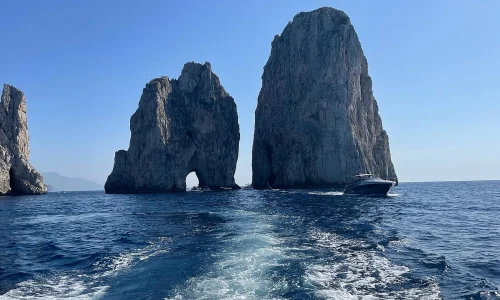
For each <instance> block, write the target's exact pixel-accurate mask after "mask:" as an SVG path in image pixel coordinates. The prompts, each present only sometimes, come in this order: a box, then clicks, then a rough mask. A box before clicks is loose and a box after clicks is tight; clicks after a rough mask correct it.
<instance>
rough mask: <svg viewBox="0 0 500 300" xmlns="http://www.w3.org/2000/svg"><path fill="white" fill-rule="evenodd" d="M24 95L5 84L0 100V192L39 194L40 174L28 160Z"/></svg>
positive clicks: (41, 179)
mask: <svg viewBox="0 0 500 300" xmlns="http://www.w3.org/2000/svg"><path fill="white" fill-rule="evenodd" d="M29 157H30V148H29V137H28V119H27V116H26V97H25V96H24V94H23V92H21V91H20V90H18V89H16V88H15V87H13V86H10V85H7V84H5V85H4V86H3V91H2V99H1V103H0V195H41V194H45V193H46V192H47V188H46V187H45V185H44V184H43V178H42V176H41V175H40V173H38V172H37V171H36V170H35V168H33V167H32V166H31V165H30V163H29Z"/></svg>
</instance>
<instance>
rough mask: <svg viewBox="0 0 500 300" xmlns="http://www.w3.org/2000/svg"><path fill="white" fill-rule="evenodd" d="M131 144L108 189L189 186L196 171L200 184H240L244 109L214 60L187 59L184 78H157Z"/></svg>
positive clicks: (119, 156)
mask: <svg viewBox="0 0 500 300" xmlns="http://www.w3.org/2000/svg"><path fill="white" fill-rule="evenodd" d="M130 131H131V138H130V146H129V149H128V150H127V151H125V150H119V151H117V152H116V153H115V164H114V167H113V171H112V172H111V174H110V175H109V177H108V179H107V181H106V184H105V186H104V188H105V190H106V193H161V192H179V191H185V190H186V176H187V175H188V174H189V173H191V172H195V173H196V176H197V177H198V180H199V185H200V186H208V187H210V188H212V189H220V188H238V186H237V185H236V183H235V181H234V172H235V170H236V162H237V159H238V150H239V140H240V133H239V125H238V114H237V110H236V104H235V102H234V99H233V98H232V97H231V96H230V95H229V94H228V93H227V92H226V91H225V90H224V88H223V87H222V85H221V84H220V82H219V78H218V77H217V76H216V75H215V74H214V73H213V72H212V69H211V66H210V64H209V63H208V62H207V63H205V64H203V65H202V64H198V63H193V62H190V63H186V64H185V65H184V68H183V69H182V73H181V76H180V77H179V79H169V78H168V77H161V78H156V79H153V80H151V81H150V82H149V83H148V84H147V85H146V87H145V88H144V90H143V93H142V96H141V99H140V101H139V108H138V109H137V111H136V112H135V113H134V114H133V115H132V117H131V119H130Z"/></svg>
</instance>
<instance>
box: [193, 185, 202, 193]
mask: <svg viewBox="0 0 500 300" xmlns="http://www.w3.org/2000/svg"><path fill="white" fill-rule="evenodd" d="M191 192H201V187H199V186H193V187H192V188H191Z"/></svg>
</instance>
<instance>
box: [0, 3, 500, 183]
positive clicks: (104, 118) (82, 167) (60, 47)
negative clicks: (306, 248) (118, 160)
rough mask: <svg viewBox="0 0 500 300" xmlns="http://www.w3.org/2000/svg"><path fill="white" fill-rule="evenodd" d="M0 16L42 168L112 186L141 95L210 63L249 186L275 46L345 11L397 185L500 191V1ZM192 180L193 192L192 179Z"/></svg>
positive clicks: (26, 8)
mask: <svg viewBox="0 0 500 300" xmlns="http://www.w3.org/2000/svg"><path fill="white" fill-rule="evenodd" d="M1 6H2V7H1V10H2V13H1V14H0V32H1V35H2V38H1V39H0V57H1V58H2V60H1V63H0V84H3V83H8V84H12V85H14V86H15V87H17V88H19V89H21V90H22V91H23V92H24V93H25V95H26V97H27V106H28V128H29V136H30V147H31V158H30V161H31V163H32V164H33V166H34V167H35V168H36V169H37V170H39V171H41V172H58V173H60V174H61V175H65V176H69V177H81V178H86V179H91V180H94V181H96V182H98V183H100V184H104V182H105V181H106V178H107V176H108V175H109V173H110V172H111V170H112V168H113V159H114V153H115V151H117V150H119V149H127V148H128V145H129V139H130V130H129V120H130V116H131V115H132V114H133V113H134V111H135V110H136V109H137V106H138V102H139V98H140V95H141V92H142V88H143V87H144V85H145V84H146V83H147V82H148V81H149V80H151V79H152V78H156V77H159V76H169V77H171V78H177V77H178V76H179V75H180V72H181V69H182V66H183V65H184V63H186V62H188V61H195V62H200V63H204V62H205V61H209V62H210V63H211V65H212V70H213V71H214V73H216V74H217V75H218V76H219V78H220V81H221V83H222V85H223V86H224V88H225V89H226V91H228V92H229V93H230V94H231V96H233V97H234V99H235V101H236V104H237V106H238V114H239V124H240V134H241V140H240V154H239V160H238V165H237V170H236V175H235V177H236V182H237V183H239V184H245V183H249V182H250V181H251V174H252V170H251V151H252V141H253V128H254V112H255V108H256V105H257V96H258V93H259V90H260V87H261V75H262V71H263V67H264V65H265V63H266V61H267V59H268V58H269V54H270V50H271V41H272V39H273V37H274V35H276V34H281V32H282V31H283V28H284V27H285V26H286V24H287V23H288V22H289V21H291V20H292V18H293V16H294V15H296V14H297V13H299V12H301V11H311V10H314V9H316V8H319V7H322V6H332V7H335V8H337V9H341V10H343V11H344V12H346V13H347V14H348V15H349V17H350V18H351V22H352V24H353V25H354V28H355V30H356V32H357V34H358V36H359V39H360V41H361V44H362V47H363V51H364V54H365V56H366V57H367V60H368V64H369V73H370V75H371V77H372V80H373V90H374V95H375V98H376V99H377V101H378V105H379V108H380V114H381V117H382V120H383V126H384V129H386V131H387V132H388V134H389V138H390V147H391V153H392V160H393V162H394V165H395V168H396V172H397V174H398V177H399V179H400V181H442V180H443V181H444V180H482V179H500V155H499V153H500V151H499V150H498V149H499V148H500V133H499V130H500V117H499V112H500V101H499V100H500V99H499V95H500V58H499V57H498V55H500V34H498V32H500V18H498V13H499V12H500V1H497V0H481V1H461V0H449V1H446V0H441V1H433V0H423V1H399V0H391V1H389V0H381V1H364V0H346V1H341V0H339V1H332V0H330V1H326V0H325V1H322V0H308V1H302V0H280V1H278V0H276V1H269V0H254V1H233V0H217V1H193V0H185V1H169V0H143V1H135V0H134V1H130V0H119V1H118V0H107V1H101V0H86V1H83V0H77V1H66V0H49V1H39V0H22V1H5V2H3V3H2V5H1ZM193 177H194V176H191V175H190V176H189V178H188V186H189V185H192V184H193V183H194V181H195V180H196V178H195V177H194V178H193Z"/></svg>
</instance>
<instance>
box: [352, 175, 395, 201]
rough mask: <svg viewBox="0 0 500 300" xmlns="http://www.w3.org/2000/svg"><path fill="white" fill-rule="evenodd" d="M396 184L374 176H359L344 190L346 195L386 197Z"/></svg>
mask: <svg viewBox="0 0 500 300" xmlns="http://www.w3.org/2000/svg"><path fill="white" fill-rule="evenodd" d="M395 184H396V183H395V182H394V181H390V180H383V179H380V178H378V177H375V176H373V175H372V174H358V175H356V176H354V180H353V181H352V182H350V183H349V184H348V185H347V186H346V187H345V190H344V195H373V196H386V195H387V193H389V191H390V190H391V189H392V187H393V186H394V185H395Z"/></svg>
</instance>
